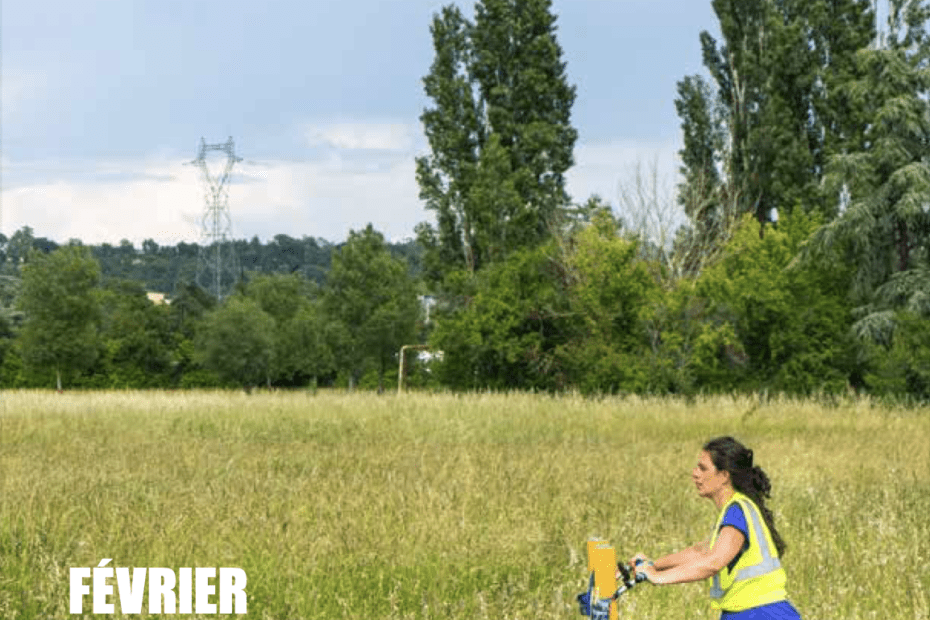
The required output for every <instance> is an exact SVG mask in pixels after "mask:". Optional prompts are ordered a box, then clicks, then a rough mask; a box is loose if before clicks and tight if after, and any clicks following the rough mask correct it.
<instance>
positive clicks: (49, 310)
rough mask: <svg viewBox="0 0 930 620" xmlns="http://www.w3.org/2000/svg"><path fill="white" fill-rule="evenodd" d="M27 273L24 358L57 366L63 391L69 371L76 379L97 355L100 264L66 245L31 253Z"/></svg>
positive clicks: (22, 301)
mask: <svg viewBox="0 0 930 620" xmlns="http://www.w3.org/2000/svg"><path fill="white" fill-rule="evenodd" d="M14 236H15V235H14ZM21 271H22V290H21V294H20V298H19V305H20V309H21V310H22V311H23V313H24V314H25V317H26V318H25V323H24V324H23V330H22V333H21V335H20V340H21V343H22V353H23V359H24V362H25V363H26V364H28V365H29V366H31V367H33V368H48V369H50V370H53V371H54V372H55V378H56V385H57V387H58V389H59V390H61V389H62V375H63V374H64V375H65V376H66V377H73V376H74V375H75V374H76V373H78V372H80V371H82V370H86V369H88V368H90V367H91V366H92V365H93V363H94V361H95V360H96V357H97V325H98V323H99V320H100V302H99V299H98V296H97V290H96V289H97V285H98V283H99V280H100V266H99V265H98V264H97V261H96V260H94V258H93V257H92V256H91V255H90V252H89V250H87V249H86V248H83V247H80V246H65V247H62V248H59V249H58V250H56V251H54V252H52V253H50V254H43V253H41V252H37V251H33V252H31V253H30V254H29V258H28V261H27V262H26V264H25V265H23V266H22V270H21Z"/></svg>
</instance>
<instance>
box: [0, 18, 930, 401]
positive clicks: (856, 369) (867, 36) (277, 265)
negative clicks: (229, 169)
mask: <svg viewBox="0 0 930 620" xmlns="http://www.w3.org/2000/svg"><path fill="white" fill-rule="evenodd" d="M712 6H713V8H714V10H715V12H716V14H717V17H718V19H719V20H720V33H721V40H720V41H717V40H715V39H714V38H713V37H711V36H710V35H709V34H707V33H702V34H701V35H700V40H701V44H702V48H703V52H704V64H705V67H706V69H707V73H708V75H706V76H702V75H695V76H688V77H685V78H684V79H682V80H681V81H680V82H679V83H678V96H677V98H676V101H675V105H676V108H677V111H678V114H679V116H680V118H681V121H682V132H683V144H682V150H681V151H680V155H681V163H682V167H681V173H682V177H681V179H680V183H679V185H678V194H677V196H676V197H675V198H674V199H673V200H672V201H671V202H673V203H674V204H675V205H677V207H680V208H681V209H682V210H683V212H684V213H683V215H684V217H687V218H688V222H687V224H686V225H684V226H681V227H680V228H678V229H677V230H675V231H666V232H667V233H668V234H667V235H665V236H664V237H663V240H661V241H657V240H656V239H651V238H648V237H647V235H645V234H644V233H643V230H642V229H641V227H640V225H639V223H637V222H625V221H624V220H623V219H622V218H621V217H619V216H618V215H617V214H615V213H614V211H613V209H612V208H611V206H610V205H608V204H606V203H604V202H603V201H602V200H601V199H600V198H598V197H597V196H592V197H590V198H588V199H586V200H585V201H583V202H580V203H579V204H576V205H572V204H570V198H569V197H568V196H567V195H566V192H565V183H564V182H565V179H564V174H565V172H566V171H567V170H568V169H569V167H570V166H571V164H572V149H573V146H574V141H575V138H576V134H575V131H574V129H572V127H571V125H570V123H569V116H570V114H569V113H570V109H571V106H572V104H573V102H574V98H575V89H574V88H573V87H571V86H570V85H569V81H568V77H567V75H568V74H567V67H566V65H565V63H564V62H563V61H562V59H561V48H560V47H559V44H558V42H557V40H556V37H555V32H556V28H555V16H554V14H553V13H552V10H551V8H552V7H551V2H549V1H548V0H531V1H526V2H516V1H515V0H479V1H478V2H477V4H476V5H475V12H474V17H473V18H468V17H466V16H465V14H464V13H462V11H461V10H460V9H459V8H458V7H456V6H454V5H450V6H447V7H445V8H443V9H442V10H441V11H440V12H439V13H438V14H437V15H435V16H434V19H433V21H432V25H431V33H432V37H433V45H434V50H435V58H434V61H433V63H432V66H431V68H430V71H429V73H428V75H427V76H426V77H425V78H424V88H425V93H426V95H427V97H428V99H429V104H428V105H429V107H428V108H427V109H426V110H424V113H423V115H422V117H421V120H422V121H423V125H424V130H425V134H426V137H427V140H428V142H429V154H428V155H426V156H424V157H422V158H419V159H418V160H417V181H418V183H419V186H420V191H421V198H422V199H423V200H424V202H425V206H426V207H427V208H428V209H429V210H431V211H432V212H433V213H434V214H435V216H436V221H435V223H424V224H423V225H421V226H420V227H419V228H418V235H419V237H418V240H417V241H409V242H407V243H402V244H390V243H387V242H386V241H385V239H384V237H383V235H381V233H379V232H378V231H376V230H374V228H373V227H372V226H371V225H369V226H368V227H367V228H365V229H364V230H361V231H352V232H351V233H350V234H349V237H348V239H347V240H345V241H344V242H342V243H339V244H332V243H330V242H327V241H324V240H321V239H314V238H310V237H304V238H303V239H295V238H292V237H289V236H287V235H277V236H276V237H274V239H273V240H272V241H270V242H269V243H267V244H262V243H260V242H259V241H258V239H253V240H252V241H249V242H246V241H235V242H233V248H232V249H235V251H236V252H237V254H238V262H239V263H240V265H242V273H241V274H240V280H239V282H238V284H237V286H236V289H235V292H234V293H232V294H231V295H229V296H228V297H226V298H225V299H214V298H212V297H211V295H209V294H208V293H206V292H205V291H203V290H202V289H200V288H199V287H198V286H197V285H196V284H194V283H195V282H196V276H197V260H198V257H199V255H200V252H201V250H202V248H199V247H198V246H196V245H195V244H185V243H180V244H178V245H177V246H175V247H167V246H166V247H160V246H158V244H156V243H155V242H154V241H151V240H148V241H146V242H144V243H143V244H142V248H141V249H136V248H134V247H133V246H132V244H131V243H129V242H128V241H124V242H121V243H120V244H119V246H117V247H113V246H110V245H107V244H104V245H102V246H100V247H84V246H82V244H81V243H80V241H78V240H72V241H69V242H68V244H67V245H65V246H63V247H59V246H58V244H57V243H55V242H53V241H50V240H48V239H45V238H37V237H35V235H34V234H33V231H32V230H31V229H29V228H23V229H22V230H19V231H17V232H16V233H15V234H13V236H12V237H10V238H9V239H7V238H5V237H2V236H0V310H2V312H0V356H2V363H0V385H2V386H15V387H29V386H51V385H53V384H56V385H60V386H62V385H66V386H69V387H80V388H93V387H101V388H103V387H117V388H132V387H145V388H154V387H162V388H167V387H197V386H239V387H245V388H246V389H250V388H251V387H252V386H256V385H266V386H270V387H291V388H293V387H315V386H317V385H324V386H329V385H336V386H348V387H350V388H354V387H363V388H375V387H377V388H378V389H379V390H384V389H385V387H386V386H387V385H389V384H390V383H391V382H392V380H393V379H396V376H395V375H394V373H395V372H396V370H395V369H396V367H397V362H398V353H399V349H400V348H401V347H402V346H404V345H416V346H417V348H418V349H422V348H428V349H431V353H432V355H431V356H430V359H431V360H432V361H430V362H429V363H428V364H423V363H420V362H418V361H416V360H414V361H410V360H409V359H408V366H407V367H406V369H405V373H406V374H407V375H408V376H409V378H410V381H409V385H411V386H415V387H421V388H422V387H442V388H451V389H455V390H482V389H495V390H538V391H549V392H557V391H572V390H574V391H579V392H582V393H585V394H606V393H640V394H643V393H650V394H668V393H673V394H683V395H687V396H689V397H691V396H696V395H698V394H701V393H712V392H732V391H739V392H755V391H759V392H767V393H779V392H780V393H789V394H804V395H811V394H824V393H826V394H837V393H842V392H846V391H851V390H856V391H862V390H865V391H869V392H871V393H873V394H877V395H881V396H882V397H889V398H905V399H918V400H930V341H928V336H927V334H928V333H930V330H928V327H930V199H928V196H930V167H928V166H930V164H928V161H930V152H928V149H930V104H928V101H930V97H928V95H930V37H928V36H927V31H926V25H927V23H928V20H930V2H927V1H926V0H923V1H919V2H917V1H910V2H908V1H905V0H888V6H887V11H879V13H887V15H888V23H887V26H885V27H884V28H882V27H880V24H878V23H877V20H876V16H875V13H874V8H875V7H874V6H873V3H871V2H869V1H868V0H806V1H801V0H785V1H779V2H775V1H774V0H751V1H750V0H747V1H746V2H740V3H735V2H723V1H719V0H713V2H712ZM642 206H643V207H644V208H646V209H648V208H657V209H658V208H662V205H658V204H651V205H650V204H649V203H648V201H646V202H644V203H643V205H642ZM773 208H774V209H777V210H778V212H779V215H780V217H779V218H778V220H777V221H770V214H771V212H772V209H773ZM649 215H650V214H649V213H644V214H639V215H637V216H636V217H639V218H640V219H648V216H649ZM624 217H626V215H624ZM634 219H635V218H634ZM676 225H677V224H676ZM152 291H159V292H161V293H166V294H167V301H168V302H170V303H168V304H165V305H162V304H159V303H153V301H152V300H151V299H150V297H149V296H147V293H148V292H152ZM156 301H157V300H156ZM410 357H411V358H414V357H416V356H410Z"/></svg>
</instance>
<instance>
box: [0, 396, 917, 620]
mask: <svg viewBox="0 0 930 620" xmlns="http://www.w3.org/2000/svg"><path fill="white" fill-rule="evenodd" d="M720 434H733V435H735V436H736V437H738V438H739V439H741V440H742V441H744V442H745V443H747V444H748V445H750V446H751V447H752V448H753V450H754V451H755V454H756V460H757V462H758V463H759V464H760V465H762V467H763V468H764V469H765V470H766V471H767V472H768V474H769V476H770V477H771V479H772V481H773V487H774V489H773V490H774V496H773V498H772V500H771V505H772V507H773V508H774V510H775V513H776V519H777V522H778V525H779V529H780V530H781V532H782V534H783V536H784V537H785V539H786V540H787V541H788V544H789V550H788V553H787V554H786V556H785V564H786V568H787V571H788V575H789V591H790V595H791V598H792V600H793V602H794V603H795V605H796V606H797V607H798V608H799V609H800V610H801V612H802V615H803V616H804V617H805V618H842V619H854V618H885V617H895V618H908V619H910V618H915V619H918V618H922V619H926V618H928V596H930V570H928V566H927V561H928V558H930V518H928V515H930V412H928V411H927V410H903V409H902V410H898V409H885V408H881V407H878V406H873V404H872V403H870V402H868V401H858V402H852V401H851V402H846V403H839V404H834V405H825V404H820V403H817V402H814V401H790V400H781V401H779V400H775V401H770V402H766V403H760V402H758V401H756V400H754V399H751V398H711V399H707V400H697V401H695V402H691V403H686V402H684V401H679V400H673V399H646V400H643V399H639V398H625V399H621V398H605V399H583V398H580V397H573V396H565V397H556V398H553V397H547V396H539V395H535V396H534V395H517V394H512V395H489V394H483V395H482V394H476V395H468V396H455V395H417V394H408V395H405V396H403V397H395V396H382V397H378V396H376V395H370V394H352V395H348V394H327V393H320V394H318V395H316V396H311V395H308V394H302V393H301V394H283V393H274V394H253V395H251V396H247V395H245V394H241V393H223V392H215V393H137V392H135V393H134V392H126V393H121V392H110V393H66V394H55V393H51V394H49V393H40V392H13V393H5V394H2V400H0V617H2V618H9V619H13V618H66V617H73V616H69V614H68V595H69V582H68V574H69V568H70V567H78V566H96V565H97V563H98V562H99V561H100V560H101V559H102V558H113V561H112V563H111V566H129V567H153V566H167V567H172V568H175V569H177V568H179V567H183V566H194V567H196V566H238V567H241V568H243V569H244V570H245V571H246V573H247V575H248V578H249V582H248V586H247V588H246V591H247V593H248V596H249V617H256V618H279V619H289V618H321V619H322V618H368V619H377V618H391V619H401V618H443V619H444V620H445V619H458V618H462V619H464V618H469V619H472V618H478V619H481V618H495V619H499V618H525V619H530V618H534V619H548V618H561V619H565V618H572V617H577V610H576V608H575V605H574V595H575V593H577V592H578V591H580V590H582V589H583V587H584V585H585V577H586V576H585V574H584V571H585V562H586V558H585V556H584V548H585V541H586V540H587V539H588V538H589V537H591V536H599V537H602V538H606V539H608V540H609V541H611V542H612V543H613V544H614V546H616V547H617V548H618V550H619V551H620V552H621V555H623V556H626V555H627V554H630V555H632V553H634V552H635V551H640V550H641V551H645V552H646V553H648V554H650V555H659V554H662V553H664V552H668V551H672V550H674V549H676V548H678V547H681V546H683V545H686V544H690V543H692V542H694V541H696V540H701V539H704V538H706V536H707V534H708V533H709V529H710V527H711V525H712V524H713V520H714V517H715V514H714V509H713V506H712V505H711V504H710V503H709V502H707V501H706V500H701V499H699V498H697V497H696V496H695V493H694V491H693V487H692V486H691V483H690V480H689V472H690V469H691V467H692V465H693V463H694V461H695V460H696V458H697V456H698V452H699V451H700V446H701V444H702V443H703V442H704V441H705V440H706V439H708V438H710V437H712V436H716V435H720ZM114 598H115V597H114ZM112 602H115V603H117V612H119V606H118V600H115V601H112ZM214 602H215V601H214ZM84 609H85V612H86V613H87V614H88V615H90V611H91V609H92V604H91V598H90V597H87V598H86V599H85V605H84ZM620 614H621V618H622V617H631V618H633V617H635V618H638V619H640V620H649V619H653V618H655V619H658V618H713V617H715V616H714V614H713V613H712V612H711V611H710V609H709V605H708V604H707V595H706V587H705V586H704V584H693V585H684V586H677V587H652V586H641V587H640V588H637V589H636V590H634V591H633V592H631V593H629V595H627V596H625V597H624V600H622V601H621V604H620ZM119 616H120V614H119V613H117V614H116V617H119Z"/></svg>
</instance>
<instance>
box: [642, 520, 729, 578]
mask: <svg viewBox="0 0 930 620" xmlns="http://www.w3.org/2000/svg"><path fill="white" fill-rule="evenodd" d="M745 540H746V537H745V536H744V535H743V533H742V532H740V531H739V530H738V529H736V528H735V527H724V528H723V529H721V530H720V534H719V535H718V536H717V541H716V542H715V543H714V548H713V549H711V550H710V551H708V552H705V553H699V552H696V551H693V550H694V549H695V548H696V547H698V545H695V546H694V547H690V548H689V549H686V550H685V551H682V552H680V553H676V554H673V555H671V556H665V557H664V558H660V559H659V560H656V562H655V565H654V566H650V567H648V568H646V569H644V571H643V572H645V573H646V577H648V579H649V581H651V582H652V583H654V584H657V585H666V584H672V583H688V582H690V581H700V580H701V579H707V578H708V577H713V576H714V575H716V574H717V573H718V572H720V570H722V569H723V567H724V566H726V565H727V564H729V563H730V562H732V561H733V558H735V557H736V554H737V553H739V551H740V549H742V548H743V543H744V542H745ZM670 558H671V559H679V558H681V559H683V560H684V561H682V562H680V563H678V564H674V565H670V564H669V559H670ZM660 561H664V562H663V564H661V565H660V563H659V562H660Z"/></svg>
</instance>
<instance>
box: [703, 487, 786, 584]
mask: <svg viewBox="0 0 930 620" xmlns="http://www.w3.org/2000/svg"><path fill="white" fill-rule="evenodd" d="M734 503H737V504H739V505H740V506H741V507H742V508H743V512H744V513H746V514H748V515H749V517H750V520H751V521H752V530H753V534H755V539H756V544H758V545H759V551H760V552H761V554H762V561H761V562H759V563H758V564H753V565H751V566H744V567H743V568H741V569H740V570H739V571H738V572H737V573H736V576H735V577H733V583H736V582H737V581H745V580H747V579H753V578H754V577H761V576H762V575H767V574H768V573H771V572H774V571H776V570H778V569H779V568H781V561H780V560H779V559H778V558H776V557H774V556H773V554H772V550H771V548H770V547H769V541H768V538H766V536H765V531H764V530H763V529H762V520H761V519H760V518H759V513H758V511H756V508H755V506H754V505H752V503H751V502H746V501H743V500H742V499H739V498H737V499H736V500H735V502H734ZM741 559H742V558H741ZM724 594H726V591H725V590H724V589H723V588H721V587H720V573H719V572H717V573H716V574H715V575H714V576H713V581H712V583H711V588H710V597H711V598H712V599H721V598H723V595H724Z"/></svg>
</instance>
